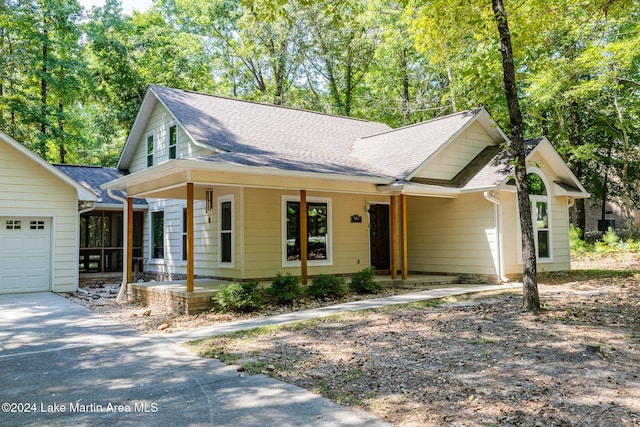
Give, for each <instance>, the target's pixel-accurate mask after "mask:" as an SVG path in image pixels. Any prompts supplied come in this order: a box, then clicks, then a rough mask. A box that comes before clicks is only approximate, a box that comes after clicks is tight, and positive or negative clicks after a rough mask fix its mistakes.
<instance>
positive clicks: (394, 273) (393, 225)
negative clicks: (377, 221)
mask: <svg viewBox="0 0 640 427" xmlns="http://www.w3.org/2000/svg"><path fill="white" fill-rule="evenodd" d="M389 198H390V199H391V200H390V201H391V205H390V206H389V210H390V211H391V212H389V214H390V215H391V278H392V279H393V280H395V279H396V278H397V277H398V259H397V258H396V252H397V250H398V248H397V246H396V234H397V232H398V230H397V227H398V226H397V223H396V222H397V218H396V196H393V195H392V196H390V197H389Z"/></svg>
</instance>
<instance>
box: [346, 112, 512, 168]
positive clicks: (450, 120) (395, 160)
mask: <svg viewBox="0 0 640 427" xmlns="http://www.w3.org/2000/svg"><path fill="white" fill-rule="evenodd" d="M475 121H479V122H480V123H481V124H482V126H483V127H484V128H485V130H486V131H487V133H489V135H490V136H491V137H492V138H493V139H494V140H495V141H496V144H498V143H501V142H504V141H508V138H507V136H506V135H505V134H504V132H502V130H501V129H500V128H499V127H498V125H497V124H496V123H495V122H493V120H492V119H491V118H490V117H489V113H488V112H487V110H485V109H484V108H480V109H476V110H470V111H464V112H461V113H456V114H451V115H449V116H445V117H439V118H436V119H432V120H429V121H426V122H422V123H418V124H415V125H410V126H405V127H401V128H398V129H393V130H390V131H388V132H385V133H382V134H378V135H372V136H367V137H363V138H361V139H360V140H358V141H356V142H355V144H354V148H353V155H354V157H356V158H357V159H359V160H362V161H364V162H366V163H369V164H372V165H375V166H376V167H377V168H379V169H382V170H384V171H385V172H386V173H387V174H389V175H391V176H393V177H395V178H396V179H400V180H410V179H411V178H413V176H415V174H416V173H418V172H419V171H420V170H421V169H422V168H423V167H425V166H426V165H427V164H428V163H429V161H430V160H432V159H433V158H434V157H435V156H436V155H437V154H438V153H439V152H440V151H442V150H443V149H445V148H446V147H447V146H448V145H449V144H450V143H451V142H452V141H454V140H455V138H456V137H457V136H458V135H460V134H461V133H462V132H464V130H465V129H467V128H468V127H469V126H470V125H471V124H472V123H473V122H475Z"/></svg>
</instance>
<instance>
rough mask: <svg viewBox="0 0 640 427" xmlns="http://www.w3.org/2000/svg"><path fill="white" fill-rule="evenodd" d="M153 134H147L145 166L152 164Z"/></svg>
mask: <svg viewBox="0 0 640 427" xmlns="http://www.w3.org/2000/svg"><path fill="white" fill-rule="evenodd" d="M153 148H154V147H153V134H149V135H147V167H149V166H153Z"/></svg>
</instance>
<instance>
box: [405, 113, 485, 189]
mask: <svg viewBox="0 0 640 427" xmlns="http://www.w3.org/2000/svg"><path fill="white" fill-rule="evenodd" d="M490 145H495V142H494V141H493V139H492V138H491V136H490V135H489V134H488V133H487V131H486V130H485V129H484V128H483V127H482V125H481V124H480V123H478V122H474V123H472V124H471V125H470V126H469V128H467V129H466V130H465V131H464V132H462V134H461V135H460V136H458V137H457V138H456V139H455V141H453V142H452V143H451V144H449V145H448V146H446V147H445V148H444V149H443V150H442V151H441V152H439V153H437V154H436V155H435V157H434V158H433V159H431V160H430V161H429V163H428V164H427V165H426V166H425V167H424V168H423V169H422V170H421V171H420V172H418V173H417V174H416V177H417V178H430V179H446V180H450V179H453V178H454V177H455V176H456V175H457V174H458V172H460V171H461V170H462V169H464V167H465V166H467V165H468V164H469V162H470V161H471V160H473V159H474V158H475V157H476V156H477V155H478V154H480V152H481V151H482V150H484V149H485V148H486V147H488V146H490Z"/></svg>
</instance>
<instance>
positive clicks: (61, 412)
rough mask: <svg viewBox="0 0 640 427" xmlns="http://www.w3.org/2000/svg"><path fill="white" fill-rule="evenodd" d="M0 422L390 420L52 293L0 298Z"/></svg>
mask: <svg viewBox="0 0 640 427" xmlns="http://www.w3.org/2000/svg"><path fill="white" fill-rule="evenodd" d="M0 385H1V386H0V404H1V405H2V409H1V411H2V414H0V420H1V422H0V424H2V425H11V426H17V425H38V426H41V425H48V426H67V425H74V426H82V425H87V426H89V425H91V426H96V425H115V424H118V425H136V426H140V425H153V426H164V425H167V426H169V425H170V426H185V425H212V426H279V427H284V426H350V425H366V426H376V425H380V426H382V425H386V424H385V423H382V422H381V421H380V420H378V419H377V418H375V417H373V416H371V415H370V414H367V413H364V412H360V411H354V410H351V409H349V408H345V407H341V406H339V405H336V404H334V403H332V402H331V401H329V400H327V399H325V398H322V397H320V396H318V395H314V394H313V393H310V392H308V391H306V390H303V389H301V388H298V387H295V386H292V385H289V384H285V383H282V382H280V381H277V380H275V379H272V378H269V377H267V376H264V375H247V376H241V375H240V374H239V373H238V372H236V370H235V368H233V367H229V366H225V365H223V364H222V363H220V362H218V361H216V360H212V359H203V358H200V357H197V356H196V355H194V354H193V353H191V352H190V351H188V350H186V349H184V348H182V347H180V346H179V345H177V344H175V343H172V342H169V341H167V340H165V339H164V338H161V337H152V336H145V335H143V334H141V333H139V332H137V331H135V330H132V329H129V328H127V327H125V326H123V325H120V324H118V323H116V322H114V321H111V320H109V319H108V318H105V317H103V316H101V315H99V314H96V313H94V312H92V311H90V310H88V309H86V308H85V307H82V306H79V305H76V304H74V303H72V302H70V301H68V300H66V299H65V298H63V297H60V296H58V295H55V294H52V293H34V294H12V295H0Z"/></svg>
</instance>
